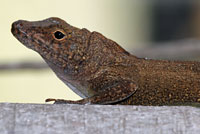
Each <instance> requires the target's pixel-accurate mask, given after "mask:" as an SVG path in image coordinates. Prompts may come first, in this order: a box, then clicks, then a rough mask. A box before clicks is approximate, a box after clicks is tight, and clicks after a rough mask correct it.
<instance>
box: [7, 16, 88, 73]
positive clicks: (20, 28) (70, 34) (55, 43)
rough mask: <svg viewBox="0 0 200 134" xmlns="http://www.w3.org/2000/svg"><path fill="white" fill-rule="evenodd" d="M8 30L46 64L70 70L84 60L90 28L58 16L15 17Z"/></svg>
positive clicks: (67, 71)
mask: <svg viewBox="0 0 200 134" xmlns="http://www.w3.org/2000/svg"><path fill="white" fill-rule="evenodd" d="M11 32H12V34H13V35H14V36H15V37H16V38H17V39H18V40H19V41H20V42H21V43H22V44H24V45H25V46H26V47H28V48H30V49H33V50H34V51H36V52H38V53H39V54H40V55H41V56H42V57H43V58H44V60H45V61H46V62H47V63H48V64H49V65H50V67H54V68H60V69H62V70H65V71H66V73H70V72H71V73H74V72H76V68H77V66H80V64H81V63H82V62H83V60H85V57H84V55H85V49H87V45H88V40H89V36H90V32H89V31H88V30H87V29H79V28H76V27H73V26H71V25H69V24H68V23H66V22H65V21H64V20H62V19H59V18H55V17H52V18H48V19H45V20H42V21H25V20H18V21H16V22H14V23H13V24H12V28H11ZM52 69H53V68H52ZM53 70H54V69H53ZM54 71H55V70H54Z"/></svg>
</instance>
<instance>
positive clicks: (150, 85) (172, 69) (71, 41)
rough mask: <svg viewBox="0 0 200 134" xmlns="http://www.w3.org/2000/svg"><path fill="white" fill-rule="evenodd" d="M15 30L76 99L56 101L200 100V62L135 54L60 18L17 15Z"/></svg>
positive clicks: (147, 102) (58, 101)
mask: <svg viewBox="0 0 200 134" xmlns="http://www.w3.org/2000/svg"><path fill="white" fill-rule="evenodd" d="M11 31H12V33H13V35H14V36H15V37H16V38H17V39H18V40H19V41H20V42H21V43H22V44H24V45H25V46H26V47H28V48H31V49H33V50H34V51H36V52H38V53H39V54H40V55H41V56H42V58H43V59H44V60H45V61H46V63H47V64H48V65H49V67H50V68H51V69H52V70H53V71H54V72H55V74H56V75H57V76H58V77H59V78H60V79H61V80H62V81H63V82H64V83H65V84H66V85H68V86H69V87H70V88H71V89H72V90H73V91H74V92H75V93H77V94H78V95H79V96H81V97H83V99H81V100H78V101H70V100H63V99H47V100H46V101H55V103H56V104H62V103H73V104H124V105H175V104H187V103H199V102H200V63H199V62H190V61H187V62H186V61H184V62H183V61H165V60H150V59H148V60H147V59H142V58H138V57H136V56H134V55H131V54H130V53H129V52H127V51H126V50H124V49H123V48H122V47H120V46H119V45H118V44H117V43H116V42H114V41H112V40H110V39H108V38H106V37H104V36H103V35H102V34H100V33H98V32H90V31H88V30H87V29H85V28H83V29H79V28H76V27H73V26H71V25H69V24H68V23H66V22H65V21H64V20H62V19H59V18H55V17H54V18H48V19H45V20H42V21H32V22H31V21H24V20H19V21H16V22H14V23H13V24H12V30H11Z"/></svg>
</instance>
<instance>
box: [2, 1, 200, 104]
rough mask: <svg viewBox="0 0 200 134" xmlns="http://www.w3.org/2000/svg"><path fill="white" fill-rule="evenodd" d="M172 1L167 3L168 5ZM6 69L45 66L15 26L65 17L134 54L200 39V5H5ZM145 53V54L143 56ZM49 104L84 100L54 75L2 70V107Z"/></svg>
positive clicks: (43, 70)
mask: <svg viewBox="0 0 200 134" xmlns="http://www.w3.org/2000/svg"><path fill="white" fill-rule="evenodd" d="M166 1H167V0H166ZM0 2H1V4H0V20H1V22H0V29H1V30H0V39H1V40H0V41H1V43H0V65H1V64H7V63H8V64H11V63H18V62H27V61H28V62H37V61H41V62H43V60H42V58H41V57H40V56H39V55H38V54H37V53H36V52H34V51H32V50H30V49H27V48H26V47H24V46H23V45H22V44H20V43H19V41H17V40H16V39H15V38H14V37H13V36H12V34H11V32H10V29H11V24H12V22H14V21H16V20H19V19H24V20H33V21H34V20H42V19H46V18H48V17H60V18H62V19H64V20H65V21H67V22H68V23H69V24H71V25H73V26H76V27H79V28H87V29H88V30H90V31H98V32H100V33H102V34H103V35H105V36H106V37H108V38H110V39H112V40H114V41H116V42H117V43H119V44H120V45H121V46H123V47H124V48H125V49H126V50H128V51H129V52H134V51H135V50H136V49H137V48H145V47H147V44H149V45H152V46H156V45H157V44H162V42H168V41H173V40H182V39H188V38H195V39H199V37H200V23H199V22H200V16H199V14H200V11H199V7H200V6H199V4H197V2H195V3H193V2H186V1H185V2H181V3H180V2H159V1H148V0H142V1H140V0H101V1H100V0H73V1H72V0H59V1H55V0H29V1H27V0H16V1H12V0H1V1H0ZM137 52H139V51H137ZM46 98H60V99H61V98H63V99H68V100H77V99H80V97H79V96H77V95H76V94H75V93H73V92H72V91H71V90H70V89H69V88H68V87H67V86H65V84H64V83H62V82H61V81H60V80H59V79H58V78H57V77H56V76H55V74H54V73H53V72H52V71H51V70H50V69H42V70H34V69H26V70H23V69H21V70H15V69H13V70H6V69H4V70H0V102H21V103H44V100H45V99H46Z"/></svg>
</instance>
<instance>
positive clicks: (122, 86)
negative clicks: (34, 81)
mask: <svg viewBox="0 0 200 134" xmlns="http://www.w3.org/2000/svg"><path fill="white" fill-rule="evenodd" d="M136 90H137V85H136V84H135V83H133V82H131V81H126V80H122V81H120V82H118V83H116V84H115V85H112V86H110V87H107V88H106V89H104V90H103V91H102V92H100V93H99V94H96V95H94V96H92V97H89V98H85V99H81V100H78V101H70V100H63V99H46V102H49V101H54V102H55V103H54V104H114V103H117V102H120V101H123V100H125V99H127V98H128V97H130V96H131V95H133V94H134V93H135V92H136Z"/></svg>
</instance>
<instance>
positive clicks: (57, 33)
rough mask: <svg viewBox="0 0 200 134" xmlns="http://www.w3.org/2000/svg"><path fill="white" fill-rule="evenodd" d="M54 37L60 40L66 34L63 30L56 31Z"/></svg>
mask: <svg viewBox="0 0 200 134" xmlns="http://www.w3.org/2000/svg"><path fill="white" fill-rule="evenodd" d="M54 37H55V38H56V39H58V40H60V39H62V38H64V37H65V34H64V33H62V32H61V31H56V32H55V33H54Z"/></svg>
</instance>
